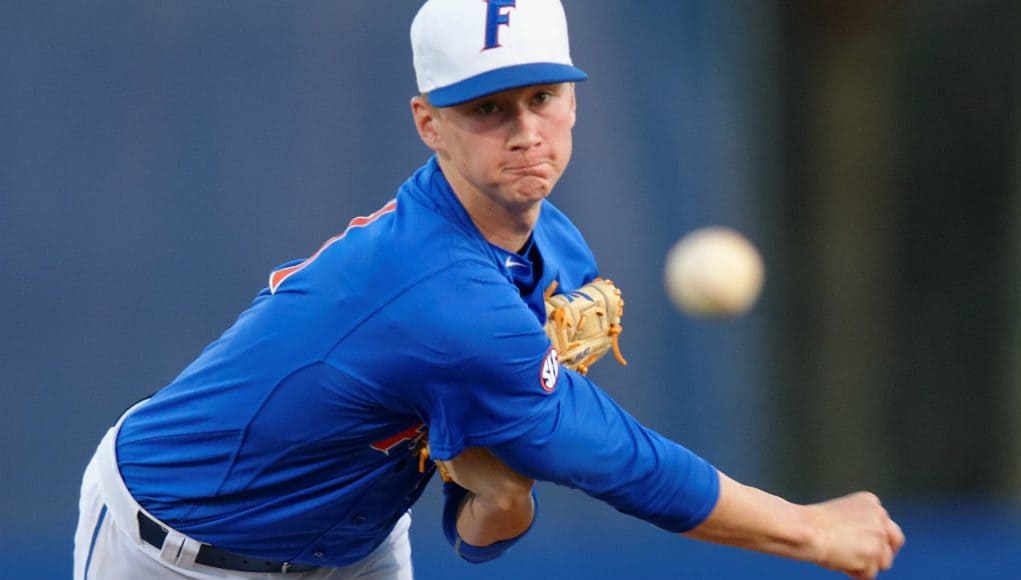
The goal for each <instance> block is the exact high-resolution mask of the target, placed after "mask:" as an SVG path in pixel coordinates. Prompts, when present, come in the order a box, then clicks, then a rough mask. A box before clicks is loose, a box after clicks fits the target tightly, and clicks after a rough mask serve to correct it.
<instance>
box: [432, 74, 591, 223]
mask: <svg viewBox="0 0 1021 580" xmlns="http://www.w3.org/2000/svg"><path fill="white" fill-rule="evenodd" d="M432 112H433V115H434V118H433V119H432V120H431V122H430V123H429V125H431V126H430V127H428V128H427V131H428V132H430V133H431V134H430V137H431V138H432V139H433V141H432V142H430V141H429V139H427V137H426V135H425V134H423V139H426V144H427V145H429V146H430V147H432V148H433V149H434V150H435V151H436V152H437V155H438V156H439V158H440V163H441V165H442V166H443V170H444V174H445V175H446V177H447V179H448V180H449V181H450V183H451V185H452V186H453V187H454V189H455V191H458V193H460V194H462V195H464V194H467V195H475V194H478V195H481V196H483V197H485V198H487V201H489V202H491V203H496V204H498V205H500V206H502V207H503V208H505V209H506V210H509V211H521V210H525V209H529V208H534V207H535V206H536V204H537V203H538V202H540V201H542V200H543V199H544V198H545V197H546V196H547V195H549V193H550V191H552V189H553V186H554V185H556V183H557V181H558V180H559V179H560V176H561V175H562V174H563V172H564V169H566V168H567V163H568V161H570V158H571V149H572V140H571V129H572V128H573V127H574V121H575V98H574V85H573V84H570V83H560V84H551V85H534V86H529V87H523V88H520V89H511V90H507V91H503V92H500V93H495V94H492V95H488V96H485V97H482V98H480V99H476V100H474V101H469V102H467V103H464V104H461V105H455V106H453V107H445V108H442V109H437V108H434V109H432ZM420 129H421V125H420Z"/></svg>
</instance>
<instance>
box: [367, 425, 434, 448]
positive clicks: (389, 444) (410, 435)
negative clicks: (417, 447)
mask: <svg viewBox="0 0 1021 580" xmlns="http://www.w3.org/2000/svg"><path fill="white" fill-rule="evenodd" d="M424 427H425V425H424V424H423V423H419V424H418V425H414V426H411V427H408V428H407V429H405V430H404V431H401V432H400V433H398V434H396V435H391V436H390V437H387V438H386V439H381V440H379V441H376V442H375V443H373V444H371V445H369V447H371V448H373V449H375V450H376V451H381V452H383V454H384V455H390V450H391V449H393V448H394V447H396V446H398V445H400V444H401V443H402V442H404V441H418V439H419V438H420V437H422V432H423V431H424V430H425V429H424Z"/></svg>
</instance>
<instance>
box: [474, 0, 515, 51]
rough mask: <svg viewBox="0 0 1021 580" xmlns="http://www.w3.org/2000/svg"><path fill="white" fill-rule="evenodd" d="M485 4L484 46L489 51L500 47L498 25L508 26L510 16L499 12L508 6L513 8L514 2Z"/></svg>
mask: <svg viewBox="0 0 1021 580" xmlns="http://www.w3.org/2000/svg"><path fill="white" fill-rule="evenodd" d="M484 1H485V3H486V46H484V47H483V48H482V50H489V49H490V48H496V47H498V46H500V32H499V31H500V25H506V26H510V14H504V13H502V12H500V10H501V9H503V8H505V7H507V6H510V7H511V8H514V5H515V2H516V0H484Z"/></svg>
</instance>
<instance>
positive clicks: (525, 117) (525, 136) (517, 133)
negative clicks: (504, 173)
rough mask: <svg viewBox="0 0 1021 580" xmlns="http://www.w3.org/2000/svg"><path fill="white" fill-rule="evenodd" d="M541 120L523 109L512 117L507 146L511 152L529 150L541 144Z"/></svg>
mask: <svg viewBox="0 0 1021 580" xmlns="http://www.w3.org/2000/svg"><path fill="white" fill-rule="evenodd" d="M541 123H542V118H541V117H540V116H539V115H537V114H536V113H535V112H534V111H531V110H529V109H528V108H527V107H523V108H521V109H519V110H518V111H517V114H516V115H515V116H514V119H513V123H512V130H511V137H510V139H509V141H508V146H509V147H510V148H511V149H513V150H521V149H531V148H532V147H536V146H538V145H540V144H541V143H542V131H541Z"/></svg>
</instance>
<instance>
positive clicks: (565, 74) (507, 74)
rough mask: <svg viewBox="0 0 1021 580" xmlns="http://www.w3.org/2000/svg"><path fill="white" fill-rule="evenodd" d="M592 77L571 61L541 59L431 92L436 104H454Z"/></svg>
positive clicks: (490, 72) (499, 69) (431, 99)
mask: <svg viewBox="0 0 1021 580" xmlns="http://www.w3.org/2000/svg"><path fill="white" fill-rule="evenodd" d="M587 78H588V75H587V74H585V71H583V70H581V69H579V68H576V67H573V66H571V65H569V64H560V63H555V62H537V63H531V64H519V65H515V66H508V67H504V68H498V69H496V70H491V71H487V72H484V73H482V74H480V75H475V76H473V77H469V78H466V79H464V80H463V81H460V82H457V83H454V84H452V85H449V86H446V87H441V88H438V89H433V90H431V91H429V102H430V103H431V104H432V105H433V106H434V107H450V106H452V105H460V104H461V103H466V102H468V101H471V100H474V99H477V98H479V97H484V96H486V95H491V94H493V93H498V92H500V91H506V90H507V89H516V88H518V87H525V86H529V85H544V84H550V83H567V82H574V81H583V80H585V79H587Z"/></svg>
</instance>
